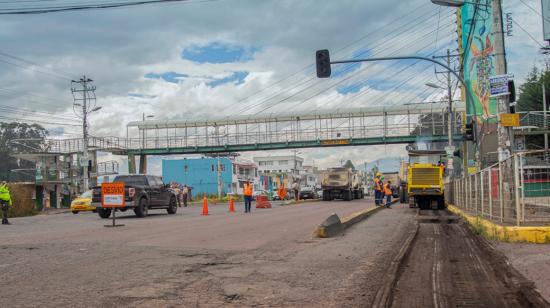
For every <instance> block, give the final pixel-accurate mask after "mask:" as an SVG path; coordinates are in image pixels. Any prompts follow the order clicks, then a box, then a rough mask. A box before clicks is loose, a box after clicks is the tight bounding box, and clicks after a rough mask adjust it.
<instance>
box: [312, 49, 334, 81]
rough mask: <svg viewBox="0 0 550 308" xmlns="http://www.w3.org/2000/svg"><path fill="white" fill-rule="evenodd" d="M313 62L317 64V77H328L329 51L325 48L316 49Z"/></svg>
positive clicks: (329, 72) (329, 71)
mask: <svg viewBox="0 0 550 308" xmlns="http://www.w3.org/2000/svg"><path fill="white" fill-rule="evenodd" d="M315 64H316V65H317V77H318V78H328V77H330V74H331V70H330V53H329V51H328V50H327V49H323V50H317V52H316V53H315Z"/></svg>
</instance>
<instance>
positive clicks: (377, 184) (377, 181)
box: [374, 178, 382, 190]
mask: <svg viewBox="0 0 550 308" xmlns="http://www.w3.org/2000/svg"><path fill="white" fill-rule="evenodd" d="M374 183H376V187H375V188H374V190H382V187H380V179H379V178H376V179H374Z"/></svg>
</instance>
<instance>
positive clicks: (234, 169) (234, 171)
mask: <svg viewBox="0 0 550 308" xmlns="http://www.w3.org/2000/svg"><path fill="white" fill-rule="evenodd" d="M237 168H239V167H237V166H233V174H237Z"/></svg>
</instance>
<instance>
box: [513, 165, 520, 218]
mask: <svg viewBox="0 0 550 308" xmlns="http://www.w3.org/2000/svg"><path fill="white" fill-rule="evenodd" d="M513 158H514V170H513V173H514V186H515V189H514V195H515V196H514V197H515V198H514V199H515V201H516V225H517V226H519V225H520V224H521V205H520V198H521V192H520V187H519V162H518V156H517V155H514V157H513Z"/></svg>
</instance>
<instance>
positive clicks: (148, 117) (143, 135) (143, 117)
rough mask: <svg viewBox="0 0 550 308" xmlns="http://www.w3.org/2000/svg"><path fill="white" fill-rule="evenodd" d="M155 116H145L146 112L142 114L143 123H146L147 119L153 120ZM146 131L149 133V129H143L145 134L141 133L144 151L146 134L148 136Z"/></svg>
mask: <svg viewBox="0 0 550 308" xmlns="http://www.w3.org/2000/svg"><path fill="white" fill-rule="evenodd" d="M154 117H155V116H154V115H152V114H148V115H145V112H144V113H142V114H141V119H142V121H144V122H145V119H146V118H147V119H151V118H154ZM146 131H147V128H144V129H143V132H142V133H141V140H142V141H141V148H142V149H145V134H146Z"/></svg>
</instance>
